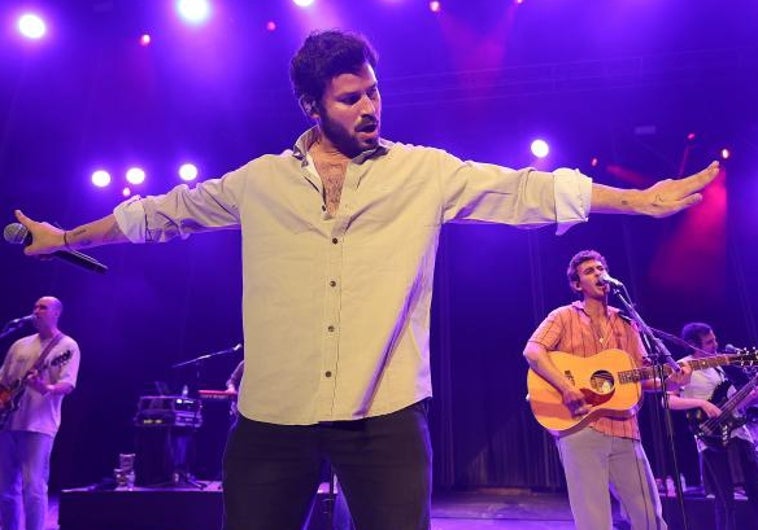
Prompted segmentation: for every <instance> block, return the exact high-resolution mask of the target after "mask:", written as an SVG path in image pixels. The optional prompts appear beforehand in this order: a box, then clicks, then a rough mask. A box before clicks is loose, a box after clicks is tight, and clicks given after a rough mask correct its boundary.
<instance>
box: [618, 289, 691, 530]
mask: <svg viewBox="0 0 758 530" xmlns="http://www.w3.org/2000/svg"><path fill="white" fill-rule="evenodd" d="M608 285H609V287H610V288H611V291H613V294H614V295H616V298H617V299H618V300H619V301H620V302H621V304H622V305H623V306H624V309H626V312H627V314H628V315H629V317H630V318H631V319H632V320H633V321H634V323H635V324H636V325H637V328H638V329H639V332H640V335H641V336H642V338H643V339H644V340H643V342H644V343H645V346H646V347H647V349H648V354H649V355H650V357H651V360H652V361H653V373H654V375H655V376H656V377H657V379H658V381H659V382H660V385H661V393H662V402H663V418H664V425H665V431H666V438H667V439H668V444H669V447H670V448H671V464H672V467H673V473H674V476H673V477H672V478H673V480H674V485H675V487H676V497H677V504H678V505H679V511H680V513H681V517H682V529H683V530H688V528H689V525H688V523H687V511H686V509H685V507H684V491H683V490H682V482H681V480H679V461H678V458H677V455H676V446H675V444H674V425H673V423H672V422H671V408H670V406H669V396H668V392H666V376H667V369H668V370H669V371H670V372H672V373H677V372H679V371H681V369H682V368H681V367H680V366H679V365H678V364H677V363H676V361H675V360H674V358H673V357H671V352H669V350H668V348H666V346H665V345H664V344H663V341H662V340H661V339H660V338H659V337H658V336H657V335H656V334H655V333H654V332H653V328H651V327H650V326H648V325H647V324H646V323H645V321H644V320H643V319H642V317H641V316H640V314H639V313H638V312H637V310H636V309H635V307H634V304H633V303H632V302H631V298H632V297H631V296H629V292H628V291H627V290H626V286H624V284H623V283H621V282H619V285H615V284H613V283H608ZM656 331H657V330H656ZM653 380H654V381H655V377H654V379H653ZM667 493H668V492H667Z"/></svg>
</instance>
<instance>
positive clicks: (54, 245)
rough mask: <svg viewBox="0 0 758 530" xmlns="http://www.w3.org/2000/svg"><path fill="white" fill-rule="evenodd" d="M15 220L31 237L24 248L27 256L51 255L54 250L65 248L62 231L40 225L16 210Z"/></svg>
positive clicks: (45, 224)
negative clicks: (28, 243) (29, 243)
mask: <svg viewBox="0 0 758 530" xmlns="http://www.w3.org/2000/svg"><path fill="white" fill-rule="evenodd" d="M14 213H15V214H16V219H18V222H19V223H21V224H22V225H24V226H25V227H26V229H27V230H29V233H30V234H31V235H32V243H31V245H29V246H28V247H24V254H26V255H27V256H38V255H45V254H52V253H53V252H55V251H56V250H61V249H64V248H66V245H65V241H64V239H63V233H64V231H63V230H61V229H60V228H57V227H55V226H53V225H51V224H50V223H41V222H38V221H35V220H34V219H31V218H29V217H27V216H26V215H24V214H23V213H22V212H21V210H16V211H15V212H14Z"/></svg>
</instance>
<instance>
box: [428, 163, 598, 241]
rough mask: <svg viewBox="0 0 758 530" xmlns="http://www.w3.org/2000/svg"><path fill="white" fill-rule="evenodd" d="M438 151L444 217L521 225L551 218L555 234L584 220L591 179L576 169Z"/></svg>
mask: <svg viewBox="0 0 758 530" xmlns="http://www.w3.org/2000/svg"><path fill="white" fill-rule="evenodd" d="M440 155H441V158H440V172H439V174H440V175H441V176H442V184H441V187H442V193H443V197H444V199H443V200H444V220H445V221H454V222H466V221H478V222H495V223H506V224H511V225H515V226H520V227H524V228H536V227H540V226H545V225H548V224H553V223H556V224H557V233H558V234H563V233H565V232H566V231H567V230H568V229H569V228H570V227H572V226H573V225H575V224H577V223H581V222H585V221H587V219H588V215H589V210H590V201H591V199H592V180H591V179H590V178H589V177H587V176H586V175H583V174H582V173H580V172H579V171H576V170H572V169H567V168H560V169H557V170H555V171H553V172H545V171H538V170H536V169H534V168H524V169H511V168H507V167H503V166H499V165H495V164H482V163H478V162H471V161H463V160H460V159H458V158H456V157H454V156H452V155H449V154H447V153H444V152H441V153H440Z"/></svg>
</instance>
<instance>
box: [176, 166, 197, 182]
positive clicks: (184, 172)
mask: <svg viewBox="0 0 758 530" xmlns="http://www.w3.org/2000/svg"><path fill="white" fill-rule="evenodd" d="M197 174H198V171H197V167H196V166H195V164H182V165H181V166H180V167H179V178H180V179H182V180H184V181H186V182H189V181H191V180H195V179H196V178H197Z"/></svg>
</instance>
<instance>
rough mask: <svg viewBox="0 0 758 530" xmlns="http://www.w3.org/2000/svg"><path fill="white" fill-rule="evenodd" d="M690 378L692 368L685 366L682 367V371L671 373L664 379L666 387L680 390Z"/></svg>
mask: <svg viewBox="0 0 758 530" xmlns="http://www.w3.org/2000/svg"><path fill="white" fill-rule="evenodd" d="M691 376H692V367H691V366H690V365H688V364H685V365H684V366H682V369H681V370H679V371H678V372H672V373H671V375H669V376H668V377H667V378H666V387H667V388H669V387H672V386H673V387H675V388H680V387H683V386H685V385H687V384H689V382H690V377H691Z"/></svg>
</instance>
